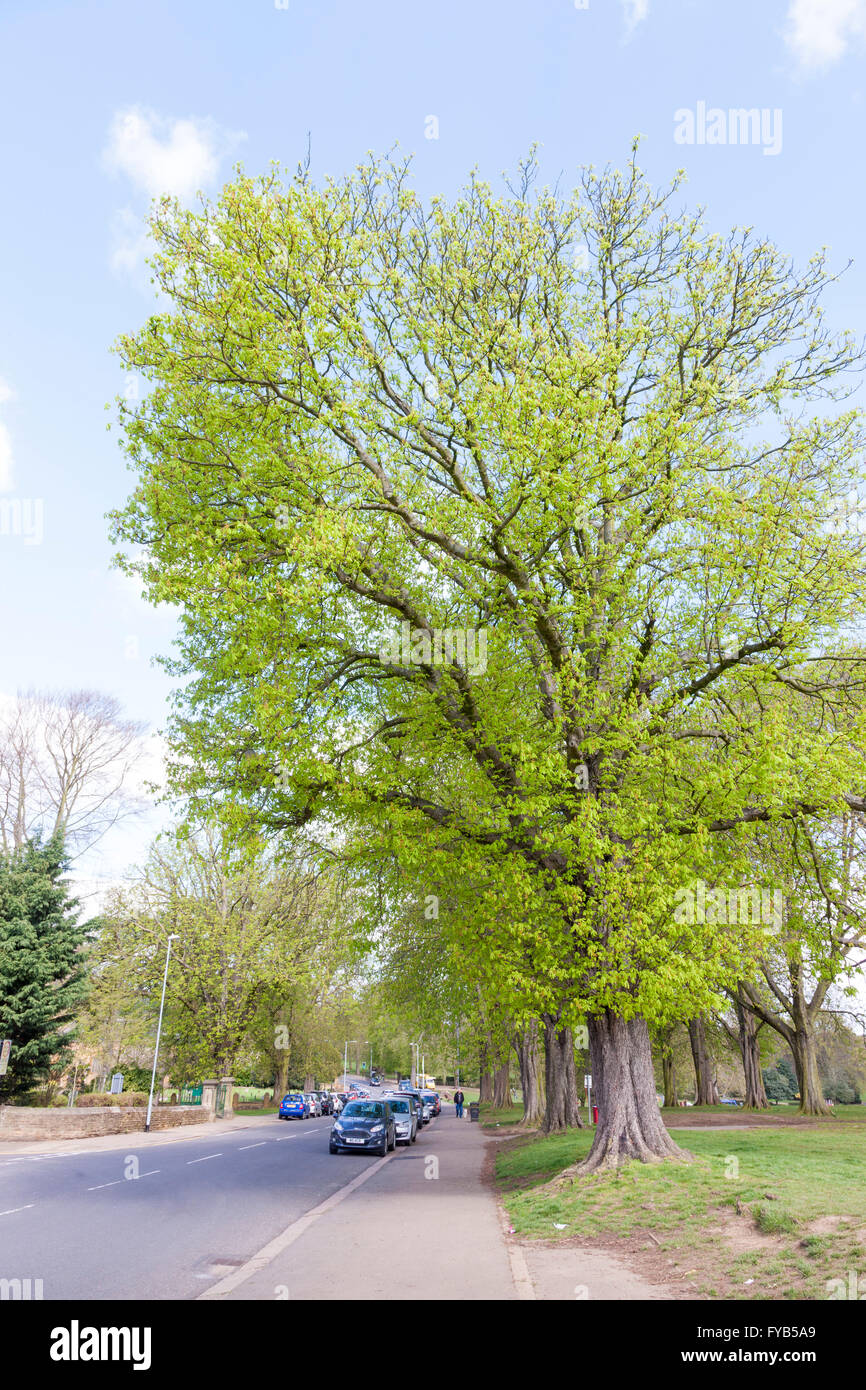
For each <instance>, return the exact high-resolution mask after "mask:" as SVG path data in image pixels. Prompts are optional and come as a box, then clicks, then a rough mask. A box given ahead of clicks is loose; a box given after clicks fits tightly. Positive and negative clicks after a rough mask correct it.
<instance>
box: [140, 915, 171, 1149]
mask: <svg viewBox="0 0 866 1390" xmlns="http://www.w3.org/2000/svg"><path fill="white" fill-rule="evenodd" d="M178 939H179V938H178V933H177V932H172V933H171V935H170V936H169V938H168V946H167V949H166V952H165V974H164V975H163V977H162V998H161V999H160V1001H159V1023H158V1024H157V1026H156V1050H155V1052H154V1054H153V1072H152V1073H151V1078H150V1095H149V1096H148V1098H147V1119H146V1120H145V1122H144V1132H145V1134H149V1133H150V1117H151V1114H152V1113H153V1088H154V1086H155V1085H156V1068H157V1065H158V1063H159V1039H160V1036H161V1035H162V1011H163V1009H164V1008H165V987H166V985H167V984H168V962H169V961H170V960H171V943H172V942H173V941H177V940H178Z"/></svg>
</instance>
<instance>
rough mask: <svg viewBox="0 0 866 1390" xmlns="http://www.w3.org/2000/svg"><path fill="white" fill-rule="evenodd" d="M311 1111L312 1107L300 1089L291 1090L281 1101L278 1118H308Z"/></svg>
mask: <svg viewBox="0 0 866 1390" xmlns="http://www.w3.org/2000/svg"><path fill="white" fill-rule="evenodd" d="M309 1113H310V1107H309V1105H308V1104H307V1101H306V1098H305V1097H304V1096H302V1095H301V1093H300V1091H290V1092H289V1094H288V1095H287V1096H283V1098H282V1100H281V1101H280V1108H279V1110H278V1112H277V1118H278V1119H280V1120H306V1119H307V1117H308V1116H309Z"/></svg>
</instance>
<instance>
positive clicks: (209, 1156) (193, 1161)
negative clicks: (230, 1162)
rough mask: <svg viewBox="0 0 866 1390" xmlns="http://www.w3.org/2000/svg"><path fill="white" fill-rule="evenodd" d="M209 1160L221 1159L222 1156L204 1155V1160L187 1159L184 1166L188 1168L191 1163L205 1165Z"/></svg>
mask: <svg viewBox="0 0 866 1390" xmlns="http://www.w3.org/2000/svg"><path fill="white" fill-rule="evenodd" d="M209 1158H222V1154H205V1156H204V1158H188V1159H187V1161H186V1166H187V1168H188V1167H189V1166H190V1164H191V1163H207V1161H208V1159H209Z"/></svg>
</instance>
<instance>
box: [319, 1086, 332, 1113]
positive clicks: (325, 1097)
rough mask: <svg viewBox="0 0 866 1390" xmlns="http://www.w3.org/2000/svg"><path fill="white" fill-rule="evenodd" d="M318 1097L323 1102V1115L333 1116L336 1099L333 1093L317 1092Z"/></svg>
mask: <svg viewBox="0 0 866 1390" xmlns="http://www.w3.org/2000/svg"><path fill="white" fill-rule="evenodd" d="M316 1095H317V1096H318V1097H319V1100H320V1101H321V1102H322V1114H323V1115H333V1113H334V1097H333V1096H332V1095H331V1092H330V1091H317V1092H316Z"/></svg>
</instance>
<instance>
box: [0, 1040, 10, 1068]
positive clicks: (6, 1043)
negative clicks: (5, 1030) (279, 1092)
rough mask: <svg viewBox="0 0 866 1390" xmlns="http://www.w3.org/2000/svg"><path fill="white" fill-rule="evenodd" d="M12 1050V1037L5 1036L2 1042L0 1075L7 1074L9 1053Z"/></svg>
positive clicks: (0, 1046) (0, 1044)
mask: <svg viewBox="0 0 866 1390" xmlns="http://www.w3.org/2000/svg"><path fill="white" fill-rule="evenodd" d="M11 1051H12V1039H11V1038H4V1039H3V1041H2V1043H0V1076H5V1075H6V1068H7V1067H8V1066H9V1053H10V1052H11Z"/></svg>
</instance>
